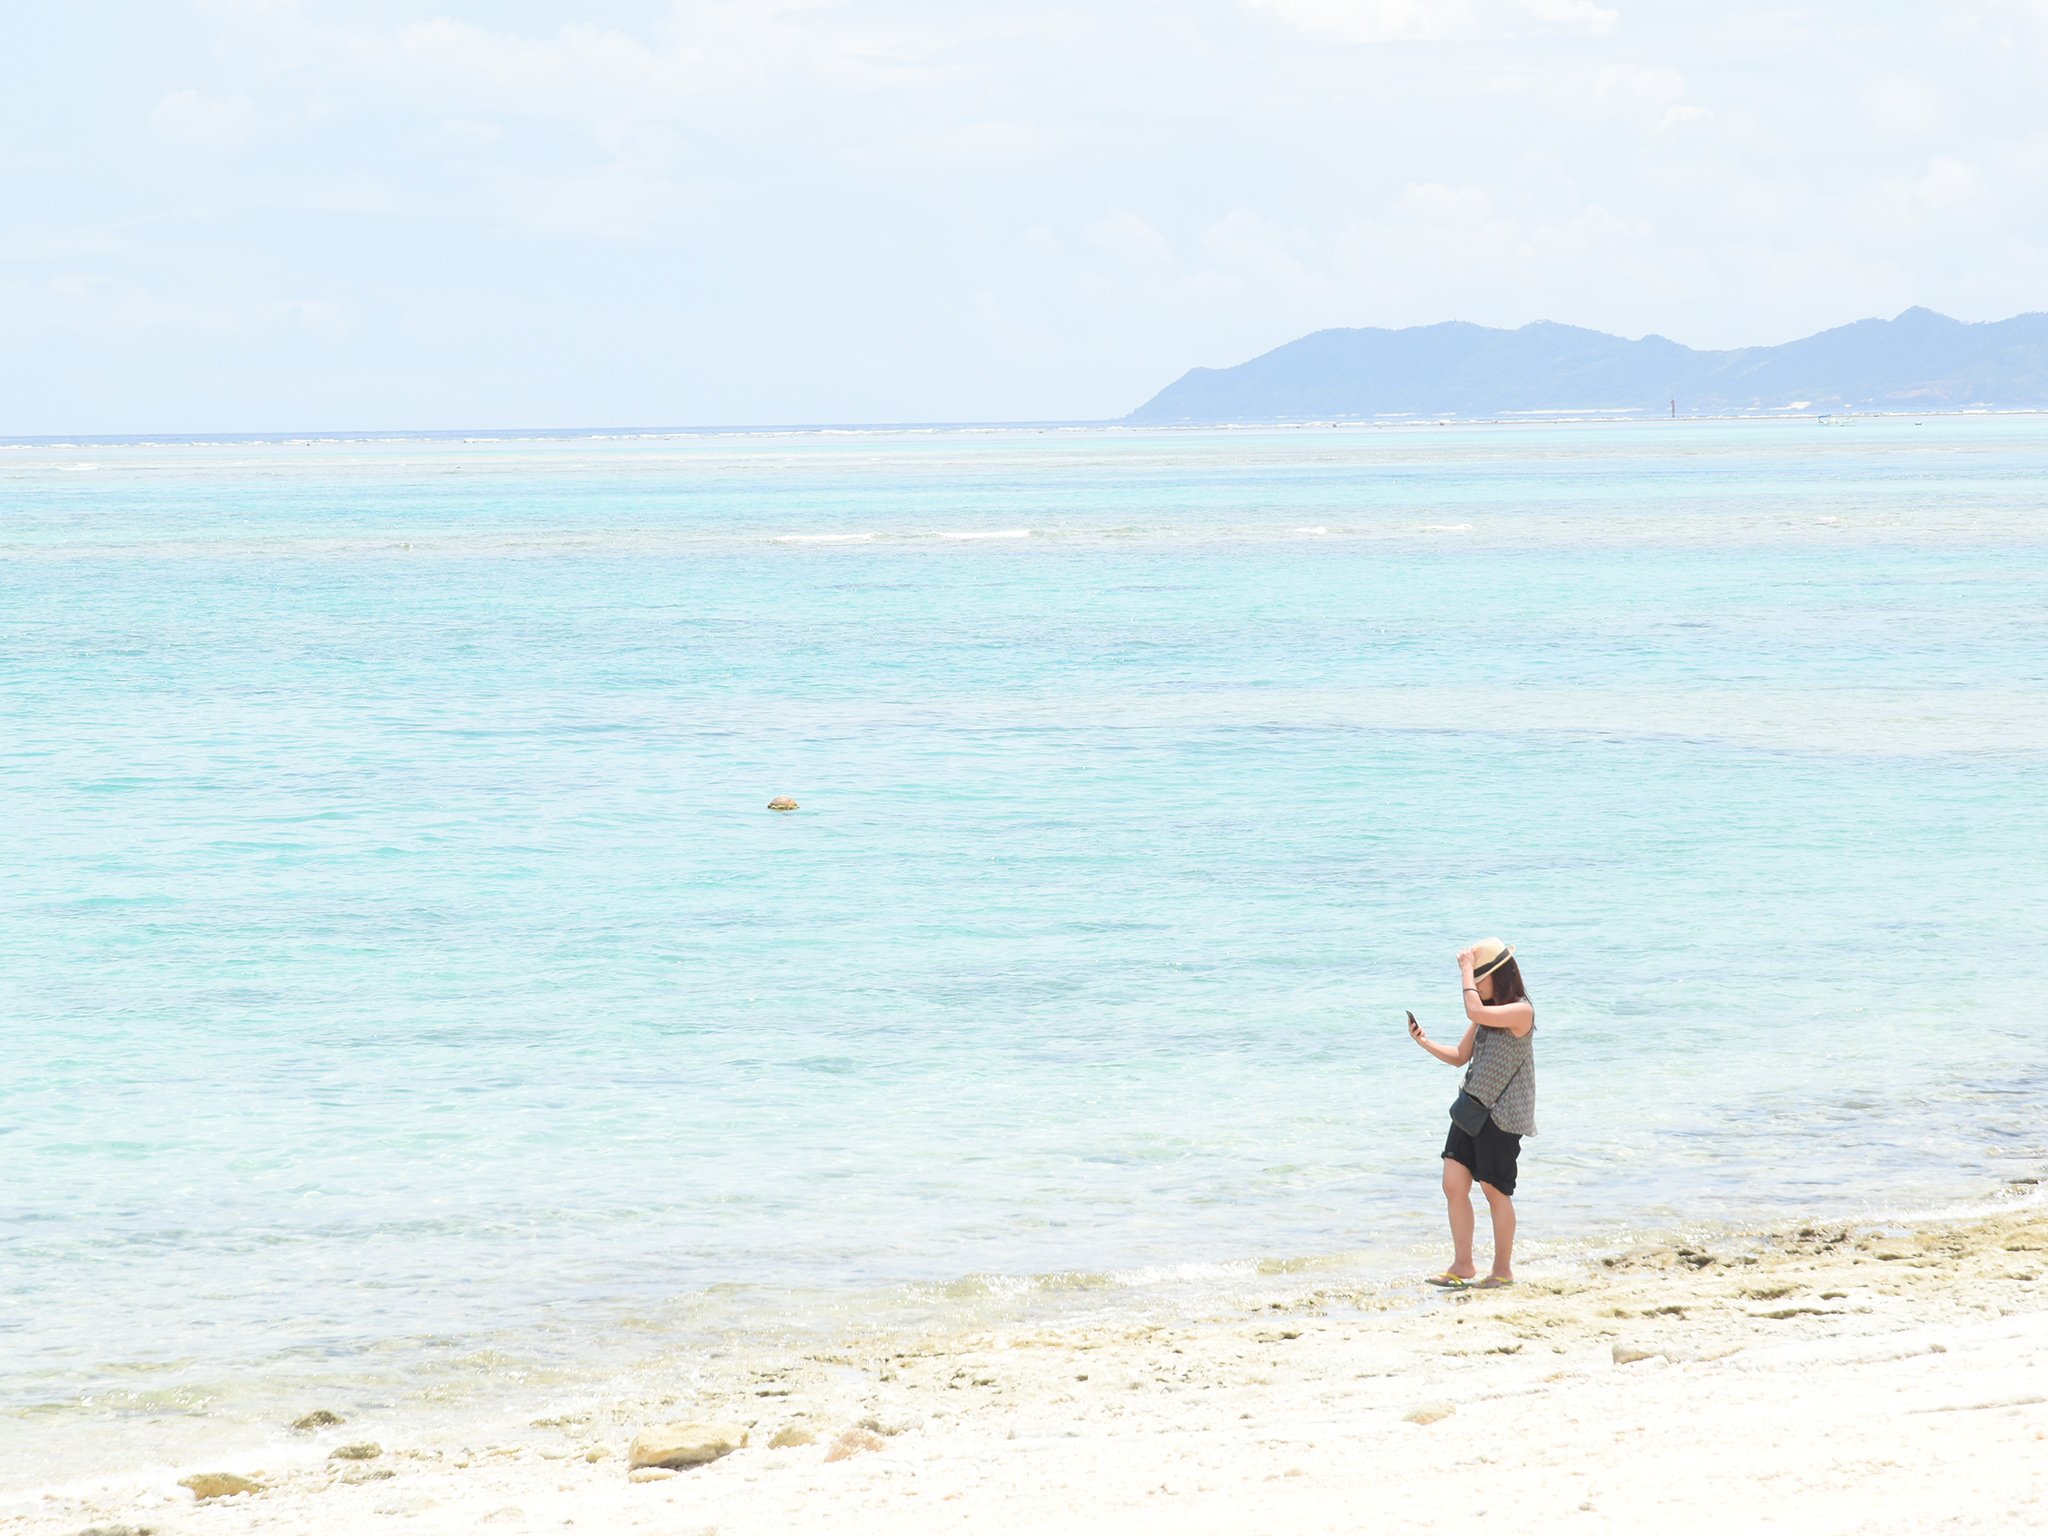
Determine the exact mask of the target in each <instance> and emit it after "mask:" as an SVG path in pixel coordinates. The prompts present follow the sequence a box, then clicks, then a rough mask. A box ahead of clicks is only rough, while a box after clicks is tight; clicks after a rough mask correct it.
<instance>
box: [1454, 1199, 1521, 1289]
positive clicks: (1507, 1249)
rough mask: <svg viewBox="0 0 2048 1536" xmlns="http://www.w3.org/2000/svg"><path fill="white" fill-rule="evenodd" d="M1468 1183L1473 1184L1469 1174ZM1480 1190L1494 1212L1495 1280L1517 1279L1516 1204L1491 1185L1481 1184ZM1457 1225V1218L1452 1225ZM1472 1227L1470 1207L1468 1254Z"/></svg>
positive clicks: (1466, 1243) (1467, 1237)
mask: <svg viewBox="0 0 2048 1536" xmlns="http://www.w3.org/2000/svg"><path fill="white" fill-rule="evenodd" d="M1466 1182H1467V1183H1468V1184H1469V1183H1470V1182H1471V1176H1470V1175H1469V1174H1468V1175H1467V1176H1466ZM1479 1189H1480V1192H1481V1193H1482V1194H1484V1195H1485V1196H1486V1203H1487V1206H1488V1207H1489V1208H1490V1209H1491V1210H1492V1212H1493V1275H1494V1278H1496V1279H1499V1280H1512V1279H1514V1278H1515V1202H1514V1201H1513V1200H1511V1199H1509V1198H1508V1197H1507V1196H1506V1195H1504V1194H1502V1193H1501V1192H1500V1191H1499V1190H1497V1189H1495V1188H1494V1187H1493V1186H1492V1185H1491V1184H1481V1185H1480V1186H1479ZM1456 1224H1457V1222H1456V1218H1455V1217H1454V1218H1453V1219H1452V1225H1453V1226H1455V1225H1456ZM1471 1227H1472V1208H1471V1207H1470V1206H1469V1205H1468V1206H1467V1207H1466V1208H1465V1228H1466V1238H1465V1248H1466V1251H1467V1252H1470V1250H1471V1247H1472V1239H1471Z"/></svg>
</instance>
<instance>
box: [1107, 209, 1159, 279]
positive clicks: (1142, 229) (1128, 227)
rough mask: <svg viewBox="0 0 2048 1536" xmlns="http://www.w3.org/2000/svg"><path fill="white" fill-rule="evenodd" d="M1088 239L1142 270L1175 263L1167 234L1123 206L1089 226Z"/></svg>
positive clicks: (1157, 268)
mask: <svg viewBox="0 0 2048 1536" xmlns="http://www.w3.org/2000/svg"><path fill="white" fill-rule="evenodd" d="M1088 243H1089V244H1090V245H1092V246H1095V247H1096V248H1097V249H1099V250H1104V251H1108V252H1109V253H1110V254H1111V255H1113V256H1115V257H1117V258H1119V259H1120V260H1122V261H1123V262H1124V263H1126V264H1127V265H1129V266H1132V267H1135V268H1138V269H1139V270H1141V271H1143V270H1147V269H1151V270H1164V269H1169V268H1172V267H1173V266H1174V265H1175V261H1174V255H1173V247H1172V246H1171V245H1169V244H1167V242H1166V237H1165V236H1164V235H1162V234H1160V233H1159V231H1158V230H1156V229H1154V228H1153V227H1152V226H1151V225H1150V224H1147V223H1146V222H1145V221H1144V220H1143V219H1141V218H1139V217H1138V216H1137V215H1136V214H1135V213H1126V212H1124V211H1122V210H1121V209H1118V210H1114V211H1112V212H1110V213H1106V214H1104V215H1103V216H1102V217H1101V218H1099V219H1096V220H1095V221H1094V222H1093V223H1091V224H1090V225H1089V226H1088Z"/></svg>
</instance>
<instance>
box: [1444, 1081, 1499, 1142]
mask: <svg viewBox="0 0 2048 1536" xmlns="http://www.w3.org/2000/svg"><path fill="white" fill-rule="evenodd" d="M1492 1113H1493V1110H1492V1109H1491V1108H1490V1107H1489V1106H1487V1105H1485V1104H1482V1103H1480V1102H1479V1101H1478V1100H1477V1099H1475V1098H1473V1097H1472V1095H1471V1094H1469V1093H1467V1092H1465V1090H1464V1089H1462V1088H1460V1089H1459V1090H1458V1096H1457V1098H1455V1099H1453V1100H1452V1101H1451V1123H1452V1124H1454V1125H1455V1126H1457V1128H1458V1129H1459V1130H1461V1131H1463V1132H1464V1133H1465V1134H1466V1135H1467V1136H1477V1135H1478V1134H1479V1132H1480V1130H1481V1128H1482V1127H1483V1126H1485V1124H1486V1117H1487V1116H1488V1115H1490V1114H1492Z"/></svg>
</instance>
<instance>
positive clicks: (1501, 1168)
mask: <svg viewBox="0 0 2048 1536" xmlns="http://www.w3.org/2000/svg"><path fill="white" fill-rule="evenodd" d="M1458 973H1459V974H1460V975H1461V976H1462V977H1463V978H1464V980H1465V1017H1466V1018H1467V1019H1468V1020H1470V1021H1471V1022H1470V1027H1468V1028H1467V1029H1466V1031H1465V1038H1464V1039H1463V1040H1460V1041H1459V1042H1458V1044H1457V1047H1456V1049H1451V1048H1449V1047H1447V1046H1441V1045H1438V1044H1437V1043H1436V1042H1435V1041H1434V1040H1432V1039H1430V1038H1429V1036H1427V1035H1425V1034H1424V1033H1423V1032H1422V1026H1421V1025H1420V1024H1417V1023H1416V1022H1415V1015H1414V1014H1412V1013H1411V1014H1409V1015H1408V1033H1409V1034H1410V1035H1411V1036H1413V1037H1414V1039H1415V1043H1416V1044H1417V1045H1419V1046H1421V1047H1422V1048H1423V1049H1424V1050H1425V1051H1427V1052H1429V1054H1430V1055H1432V1056H1434V1057H1435V1058H1436V1059H1437V1060H1438V1061H1441V1062H1443V1063H1445V1064H1446V1065H1448V1066H1453V1067H1462V1066H1464V1065H1465V1063H1466V1062H1468V1061H1469V1062H1471V1063H1472V1068H1471V1070H1470V1071H1468V1072H1467V1073H1466V1074H1465V1088H1464V1092H1465V1094H1469V1095H1470V1096H1471V1097H1472V1098H1473V1099H1476V1100H1477V1101H1478V1103H1477V1104H1476V1105H1468V1104H1466V1102H1465V1099H1464V1095H1463V1094H1461V1095H1460V1098H1459V1103H1458V1104H1457V1105H1454V1106H1453V1111H1454V1113H1463V1114H1464V1115H1465V1118H1467V1119H1468V1120H1471V1119H1474V1118H1476V1115H1477V1112H1478V1110H1479V1109H1480V1108H1481V1107H1482V1106H1483V1107H1484V1109H1485V1112H1486V1116H1485V1119H1484V1121H1483V1122H1480V1123H1479V1126H1478V1130H1477V1131H1476V1132H1472V1131H1467V1130H1466V1129H1464V1128H1463V1127H1462V1126H1460V1125H1459V1124H1458V1122H1457V1120H1456V1119H1453V1120H1452V1122H1451V1134H1450V1136H1449V1137H1448V1138H1447V1139H1446V1140H1445V1142H1444V1198H1445V1200H1447V1201H1448V1202H1449V1203H1450V1208H1451V1246H1452V1248H1453V1249H1454V1250H1455V1252H1454V1254H1453V1257H1452V1259H1451V1267H1450V1268H1449V1269H1447V1270H1445V1271H1444V1272H1443V1273H1442V1274H1440V1275H1432V1276H1430V1281H1429V1283H1430V1284H1431V1285H1441V1286H1446V1287H1449V1288H1452V1289H1462V1288H1463V1287H1465V1286H1468V1285H1471V1284H1472V1281H1473V1277H1474V1276H1475V1275H1476V1274H1477V1273H1478V1266H1476V1265H1475V1264H1474V1263H1473V1262H1472V1181H1473V1180H1474V1179H1477V1180H1478V1181H1479V1188H1480V1189H1481V1190H1482V1191H1483V1192H1484V1193H1485V1195H1486V1204H1487V1206H1488V1208H1489V1209H1490V1210H1491V1211H1492V1213H1493V1270H1492V1272H1491V1273H1490V1274H1488V1275H1487V1277H1486V1278H1485V1279H1484V1280H1481V1281H1480V1282H1479V1283H1478V1286H1477V1287H1476V1289H1479V1290H1493V1289H1496V1288H1498V1287H1500V1286H1503V1285H1513V1284H1514V1283H1515V1265H1514V1259H1515V1201H1514V1194H1515V1164H1516V1162H1517V1160H1518V1159H1519V1158H1520V1156H1521V1151H1522V1138H1523V1137H1524V1136H1533V1135H1535V1134H1536V1042H1535V1040H1534V1039H1533V1038H1532V1037H1533V1035H1534V1033H1535V1029H1536V1009H1535V1008H1534V1006H1532V1005H1531V1004H1530V1002H1529V994H1528V993H1527V992H1526V991H1525V990H1524V989H1523V987H1522V971H1521V967H1520V966H1518V965H1516V964H1515V951H1514V947H1513V946H1512V945H1509V944H1503V943H1501V941H1500V940H1499V939H1485V940H1482V941H1481V942H1480V943H1477V944H1474V945H1473V946H1472V947H1471V948H1470V949H1466V950H1461V951H1459V953H1458Z"/></svg>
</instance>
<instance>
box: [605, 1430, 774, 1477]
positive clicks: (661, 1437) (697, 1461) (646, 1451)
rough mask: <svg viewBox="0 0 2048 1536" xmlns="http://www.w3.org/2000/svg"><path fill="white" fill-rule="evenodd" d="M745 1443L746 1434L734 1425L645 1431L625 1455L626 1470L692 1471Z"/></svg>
mask: <svg viewBox="0 0 2048 1536" xmlns="http://www.w3.org/2000/svg"><path fill="white" fill-rule="evenodd" d="M746 1443H747V1432H746V1430H745V1429H743V1428H741V1427H740V1426H739V1425H737V1424H663V1425H661V1426H660V1427H659V1428H657V1429H647V1430H642V1431H641V1432H640V1436H639V1438H638V1439H636V1440H635V1441H634V1442H633V1448H632V1450H630V1451H628V1452H627V1453H626V1466H627V1468H628V1469H629V1470H632V1471H638V1470H639V1469H640V1468H641V1467H694V1466H700V1465H702V1464H703V1463H704V1462H707V1461H716V1460H718V1458H719V1457H721V1456H729V1455H731V1454H732V1453H733V1452H734V1451H736V1450H738V1449H739V1448H740V1447H741V1446H743V1445H745V1444H746Z"/></svg>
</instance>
